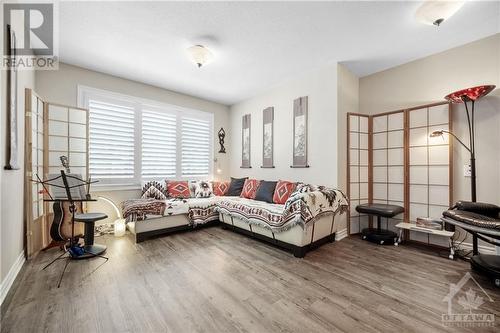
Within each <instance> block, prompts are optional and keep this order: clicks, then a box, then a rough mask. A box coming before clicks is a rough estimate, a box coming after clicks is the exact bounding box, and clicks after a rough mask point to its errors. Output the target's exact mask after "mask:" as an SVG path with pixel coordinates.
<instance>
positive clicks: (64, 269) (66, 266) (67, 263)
mask: <svg viewBox="0 0 500 333" xmlns="http://www.w3.org/2000/svg"><path fill="white" fill-rule="evenodd" d="M70 260H71V259H70V258H68V259H67V260H66V263H65V264H64V268H63V271H62V273H61V276H60V277H59V282H58V283H57V288H59V287H60V286H61V282H62V279H63V277H64V273H66V268H68V265H69V261H70Z"/></svg>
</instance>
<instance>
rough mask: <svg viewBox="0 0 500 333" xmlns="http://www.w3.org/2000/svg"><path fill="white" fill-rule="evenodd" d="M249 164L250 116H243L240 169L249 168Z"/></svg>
mask: <svg viewBox="0 0 500 333" xmlns="http://www.w3.org/2000/svg"><path fill="white" fill-rule="evenodd" d="M251 167H252V166H251V164H250V114H246V115H244V116H243V120H242V128H241V168H251Z"/></svg>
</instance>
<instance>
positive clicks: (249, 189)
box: [240, 179, 260, 199]
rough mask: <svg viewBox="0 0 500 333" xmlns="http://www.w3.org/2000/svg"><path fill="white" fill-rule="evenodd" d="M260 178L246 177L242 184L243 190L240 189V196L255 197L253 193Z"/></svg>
mask: <svg viewBox="0 0 500 333" xmlns="http://www.w3.org/2000/svg"><path fill="white" fill-rule="evenodd" d="M259 184H260V180H257V179H247V180H245V184H244V185H243V190H242V191H241V194H240V197H242V198H247V199H255V194H256V193H257V189H258V188H259Z"/></svg>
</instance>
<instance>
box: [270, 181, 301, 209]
mask: <svg viewBox="0 0 500 333" xmlns="http://www.w3.org/2000/svg"><path fill="white" fill-rule="evenodd" d="M296 186H297V184H296V183H293V182H289V181H286V180H280V181H278V183H277V184H276V188H275V189H274V195H273V202H274V203H275V204H280V205H283V204H285V202H286V201H287V200H288V198H289V197H290V195H291V194H292V193H293V191H295V187H296Z"/></svg>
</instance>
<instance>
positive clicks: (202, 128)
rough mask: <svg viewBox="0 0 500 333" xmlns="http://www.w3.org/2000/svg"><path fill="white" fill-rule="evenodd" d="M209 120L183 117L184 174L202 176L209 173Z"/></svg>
mask: <svg viewBox="0 0 500 333" xmlns="http://www.w3.org/2000/svg"><path fill="white" fill-rule="evenodd" d="M211 126H212V125H211V124H210V122H209V121H207V120H200V119H196V118H191V117H184V118H183V119H182V148H181V151H182V162H181V168H182V176H183V177H196V176H198V177H201V176H203V175H207V174H208V173H209V168H210V163H207V161H209V160H210V140H211V139H210V132H211V131H210V128H211Z"/></svg>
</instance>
